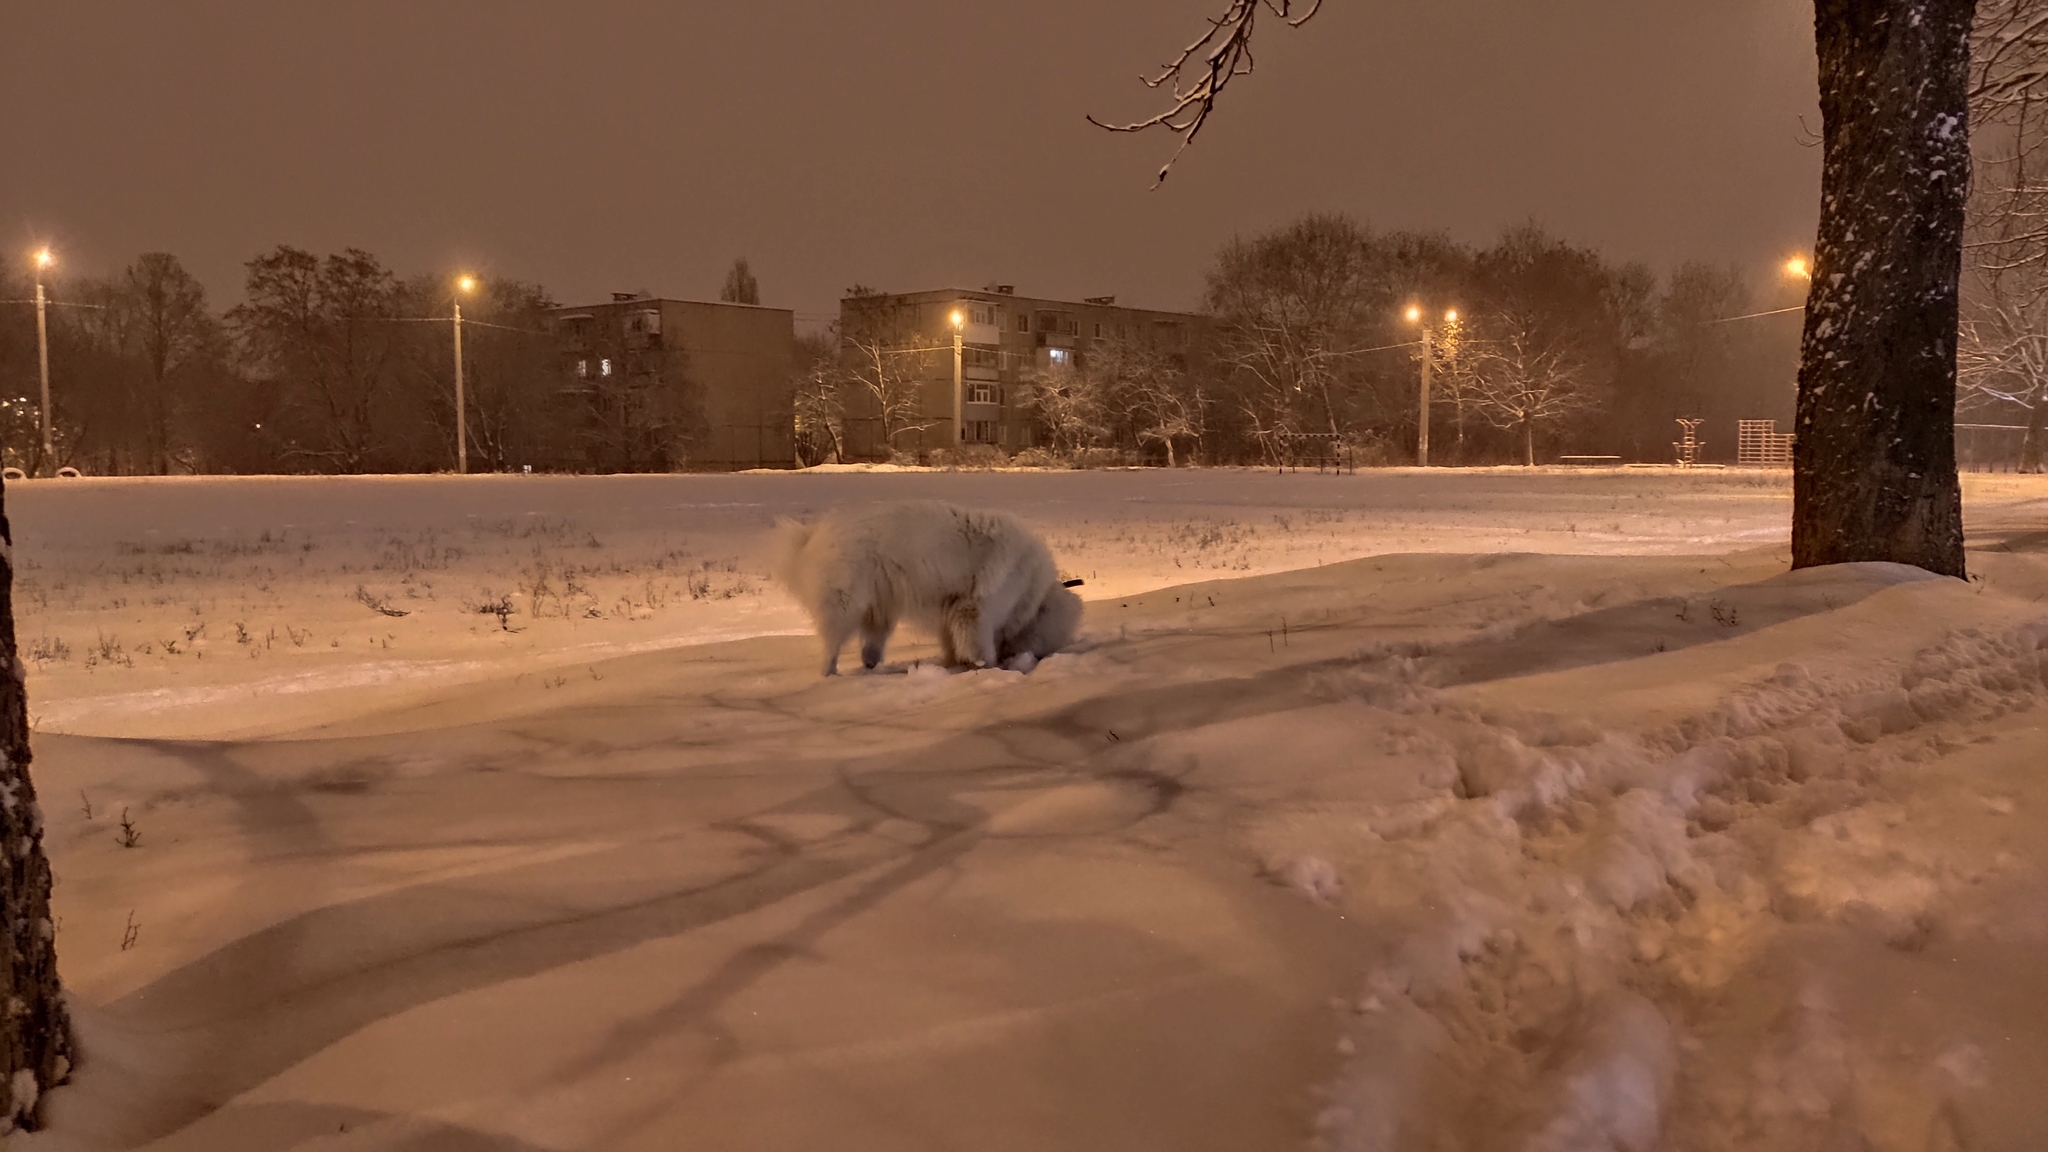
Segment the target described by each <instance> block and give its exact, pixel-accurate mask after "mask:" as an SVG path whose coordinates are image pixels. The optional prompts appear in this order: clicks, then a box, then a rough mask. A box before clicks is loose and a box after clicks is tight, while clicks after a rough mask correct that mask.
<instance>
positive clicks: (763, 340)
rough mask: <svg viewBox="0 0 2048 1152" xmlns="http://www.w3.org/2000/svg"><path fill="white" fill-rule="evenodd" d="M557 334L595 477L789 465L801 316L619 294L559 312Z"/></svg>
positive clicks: (584, 462)
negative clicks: (608, 473)
mask: <svg viewBox="0 0 2048 1152" xmlns="http://www.w3.org/2000/svg"><path fill="white" fill-rule="evenodd" d="M554 327H555V338H556V345H557V349H558V352H559V354H560V356H561V361H562V369H563V375H564V378H565V379H566V380H567V384H566V386H565V388H564V397H565V400H567V401H568V403H567V404H565V406H564V411H565V412H567V413H569V414H570V415H569V416H568V418H570V419H574V420H576V421H578V422H579V426H578V427H577V429H576V432H577V435H576V441H577V443H578V445H579V446H580V448H581V458H580V459H579V460H577V461H575V464H576V466H578V467H580V468H583V469H586V470H590V471H674V470H681V469H690V470H710V471H729V470H734V469H740V468H787V467H791V466H793V465H794V463H795V460H796V447H795V439H794V437H795V430H794V426H793V423H792V403H791V401H792V398H793V397H794V395H795V388H794V375H793V367H794V364H795V357H796V316H795V314H794V313H793V312H791V311H790V310H788V309H786V308H763V307H760V306H758V305H752V304H712V303H707V302H704V301H698V300H667V299H661V298H659V297H654V296H648V295H643V294H637V293H628V292H615V293H613V294H612V299H611V300H610V301H609V302H607V303H604V304H592V305H585V306H582V307H574V308H559V309H556V310H555V313H554Z"/></svg>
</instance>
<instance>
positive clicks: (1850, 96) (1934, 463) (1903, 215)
mask: <svg viewBox="0 0 2048 1152" xmlns="http://www.w3.org/2000/svg"><path fill="white" fill-rule="evenodd" d="M1975 10H1976V0H1815V3H1814V33H1815V41H1816V45H1817V47H1818V55H1819V62H1820V104H1821V115H1822V123H1823V131H1822V139H1823V153H1822V170H1821V211H1820V229H1819V234H1818V237H1817V239H1816V241H1815V244H1814V264H1813V287H1812V289H1811V291H1810V293H1809V295H1808V298H1807V309H1806V329H1805V338H1804V342H1803V344H1802V347H1801V352H1800V365H1799V412H1798V423H1797V431H1798V439H1797V440H1796V441H1795V442H1794V444H1793V452H1792V469H1793V471H1792V566H1793V567H1794V568H1805V567H1811V566H1814V565H1819V564H1837V563H1843V562H1847V561H1856V560H1890V561H1897V562H1899V563H1904V564H1913V565H1917V566H1919V567H1921V568H1925V569H1927V570H1928V571H1930V572H1937V573H1940V574H1942V575H1947V576H1962V575H1963V574H1964V560H1963V516H1962V489H1961V486H1960V484H1959V482H1958V480H1957V477H1956V451H1955V392H1956V309H1957V279H1958V277H1959V275H1960V272H1961V267H1962V230H1963V203H1964V200H1965V198H1966V196H1967V194H1968V187H1969V172H1970V152H1969V100H1968V91H1969V70H1970V69H1969V52H1970V49H1969V35H1970V24H1971V19H1972V17H1973V15H1974V13H1975Z"/></svg>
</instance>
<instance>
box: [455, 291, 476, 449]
mask: <svg viewBox="0 0 2048 1152" xmlns="http://www.w3.org/2000/svg"><path fill="white" fill-rule="evenodd" d="M475 290H476V277H474V276H462V277H459V278H457V279H456V281H455V472H456V475H458V476H466V475H468V474H469V409H468V407H467V405H466V404H465V403H464V400H463V396H462V297H463V296H464V295H465V294H467V293H469V292H473V291H475Z"/></svg>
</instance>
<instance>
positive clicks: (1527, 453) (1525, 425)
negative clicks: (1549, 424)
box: [1522, 416, 1536, 468]
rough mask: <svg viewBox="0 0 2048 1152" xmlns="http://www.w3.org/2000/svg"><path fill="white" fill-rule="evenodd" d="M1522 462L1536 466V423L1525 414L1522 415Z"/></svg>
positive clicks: (1531, 466) (1529, 465)
mask: <svg viewBox="0 0 2048 1152" xmlns="http://www.w3.org/2000/svg"><path fill="white" fill-rule="evenodd" d="M1522 463H1523V464H1524V465H1526V466H1528V467H1530V468H1534V467H1535V466H1536V424H1535V422H1534V421H1532V420H1530V419H1529V418H1528V417H1527V416H1524V417H1522Z"/></svg>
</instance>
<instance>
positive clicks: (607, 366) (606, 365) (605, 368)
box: [597, 357, 612, 376]
mask: <svg viewBox="0 0 2048 1152" xmlns="http://www.w3.org/2000/svg"><path fill="white" fill-rule="evenodd" d="M597 374H598V375H599V376H609V375H611V374H612V362H611V358H610V357H606V358H604V359H603V360H599V361H598V362H597Z"/></svg>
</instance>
